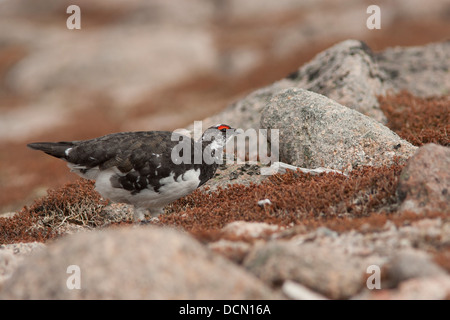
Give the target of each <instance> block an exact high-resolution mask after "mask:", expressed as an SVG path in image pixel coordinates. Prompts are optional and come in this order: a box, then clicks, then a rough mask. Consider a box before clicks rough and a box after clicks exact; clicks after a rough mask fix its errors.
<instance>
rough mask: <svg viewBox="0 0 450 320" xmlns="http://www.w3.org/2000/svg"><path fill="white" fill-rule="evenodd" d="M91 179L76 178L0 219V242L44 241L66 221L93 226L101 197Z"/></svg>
mask: <svg viewBox="0 0 450 320" xmlns="http://www.w3.org/2000/svg"><path fill="white" fill-rule="evenodd" d="M93 186H94V183H93V181H89V180H85V179H80V180H78V181H76V182H75V183H69V184H66V185H65V186H63V187H62V188H60V189H57V190H49V191H48V195H47V196H46V197H43V198H41V199H38V200H36V201H35V202H34V204H33V205H32V206H31V207H30V208H27V207H25V208H23V209H22V211H20V212H19V213H17V214H16V215H15V216H13V217H11V218H0V243H15V242H29V241H39V242H45V241H47V240H49V239H52V238H55V237H57V236H58V235H59V231H60V229H59V228H58V226H60V225H63V224H64V223H66V222H70V223H73V224H77V225H85V226H90V227H97V226H100V225H102V224H103V223H104V221H103V220H102V219H101V216H100V215H99V214H100V212H101V210H102V208H103V207H104V206H105V205H106V202H105V200H103V199H101V197H100V195H99V194H98V193H97V192H95V191H94V189H93Z"/></svg>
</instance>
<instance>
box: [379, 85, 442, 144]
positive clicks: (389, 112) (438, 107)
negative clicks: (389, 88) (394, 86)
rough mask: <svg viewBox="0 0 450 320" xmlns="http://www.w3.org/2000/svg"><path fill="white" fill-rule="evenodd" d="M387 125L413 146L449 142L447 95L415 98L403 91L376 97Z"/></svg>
mask: <svg viewBox="0 0 450 320" xmlns="http://www.w3.org/2000/svg"><path fill="white" fill-rule="evenodd" d="M378 100H379V102H380V108H381V110H383V112H384V114H385V115H386V117H387V119H388V123H387V126H388V127H389V128H390V129H391V130H393V131H395V132H396V133H397V134H398V135H399V136H400V137H402V138H403V139H405V140H408V141H409V142H411V143H412V144H414V145H416V146H421V145H424V144H426V143H436V144H440V145H443V146H450V136H449V134H450V96H443V97H434V98H419V97H415V96H413V95H412V94H411V93H409V92H407V91H402V92H400V93H399V94H397V95H387V96H386V97H382V96H380V97H378Z"/></svg>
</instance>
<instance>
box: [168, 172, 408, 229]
mask: <svg viewBox="0 0 450 320" xmlns="http://www.w3.org/2000/svg"><path fill="white" fill-rule="evenodd" d="M401 169H402V167H401V166H399V165H394V166H392V167H386V168H371V167H367V168H361V169H359V170H355V171H353V172H352V173H351V174H350V175H349V176H348V177H346V176H343V175H337V174H328V175H325V174H322V175H319V176H311V175H307V174H304V173H301V172H288V173H286V174H284V175H280V174H278V175H274V176H271V177H270V178H269V179H268V180H267V181H264V182H262V183H261V184H258V185H255V184H252V185H250V186H248V187H245V186H242V185H234V186H230V187H228V188H227V189H219V190H218V191H216V192H214V193H211V194H210V195H208V196H206V197H205V195H204V194H203V193H201V192H199V191H197V192H194V193H193V194H191V195H189V196H187V197H185V198H184V199H181V200H179V201H177V202H175V203H174V204H173V205H172V207H171V209H170V212H171V214H169V215H165V216H164V217H161V218H160V223H161V224H164V225H175V226H181V227H183V228H184V229H186V230H189V231H191V232H192V233H194V234H204V233H205V231H217V230H219V229H220V228H222V227H223V226H224V225H225V224H227V223H229V222H232V221H236V220H244V221H260V222H267V223H272V224H278V225H283V226H287V225H290V224H294V225H297V224H302V225H306V226H311V227H317V226H319V225H322V224H324V223H329V222H331V221H334V222H333V225H334V227H333V228H334V229H338V230H340V231H343V230H344V229H348V228H349V227H350V228H351V226H350V225H347V226H341V223H342V222H345V221H347V222H348V221H349V218H361V217H365V216H369V215H370V214H372V213H376V212H377V211H379V210H381V209H385V211H387V212H388V211H390V206H392V205H393V204H395V202H396V197H395V189H396V186H397V179H398V176H399V174H400V172H401ZM261 199H269V200H270V201H271V202H272V205H265V206H264V208H261V207H259V206H258V205H257V202H258V200H261Z"/></svg>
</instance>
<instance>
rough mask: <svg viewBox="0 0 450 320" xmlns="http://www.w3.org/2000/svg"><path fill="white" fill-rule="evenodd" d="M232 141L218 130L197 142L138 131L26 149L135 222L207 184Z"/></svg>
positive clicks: (230, 131) (223, 128)
mask: <svg viewBox="0 0 450 320" xmlns="http://www.w3.org/2000/svg"><path fill="white" fill-rule="evenodd" d="M234 135H236V130H235V129H234V128H231V127H230V126H228V125H226V124H218V125H215V126H213V127H210V128H208V129H207V130H205V132H204V133H203V135H202V137H201V139H200V140H199V141H194V140H193V139H192V138H190V137H187V136H184V135H182V134H180V133H174V132H170V131H138V132H120V133H113V134H108V135H105V136H102V137H99V138H95V139H90V140H82V141H71V142H66V141H63V142H36V143H30V144H28V147H30V148H32V149H36V150H41V151H44V152H45V153H47V154H49V155H51V156H54V157H57V158H60V159H63V160H65V161H67V165H68V166H69V168H70V169H71V171H73V172H75V173H77V174H78V175H80V176H81V177H83V178H87V179H92V180H96V182H95V189H96V190H97V191H98V192H99V193H100V195H101V196H102V197H104V198H107V199H110V200H112V201H114V202H122V203H128V204H133V205H134V206H135V210H134V211H135V220H138V221H139V220H143V219H144V217H145V216H144V215H145V213H146V212H147V210H148V211H150V213H151V215H152V216H153V217H157V216H158V215H159V214H160V213H162V212H163V208H164V206H166V205H168V204H170V203H172V202H173V201H175V200H177V199H179V198H181V197H184V196H186V195H188V194H190V193H191V192H193V191H194V190H195V189H197V188H198V187H199V186H201V185H203V184H204V183H205V182H206V181H208V180H209V179H211V178H212V177H213V176H214V174H215V172H216V170H217V167H218V165H219V163H221V161H222V152H223V147H224V146H225V144H226V143H227V141H228V140H229V139H231V138H232V137H233V136H234Z"/></svg>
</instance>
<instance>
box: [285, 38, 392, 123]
mask: <svg viewBox="0 0 450 320" xmlns="http://www.w3.org/2000/svg"><path fill="white" fill-rule="evenodd" d="M386 78H387V77H386V75H385V73H384V72H383V70H380V68H379V67H378V65H377V63H376V61H374V55H373V53H372V51H371V50H370V48H369V47H368V46H367V45H366V44H365V43H364V42H361V41H358V40H346V41H343V42H340V43H338V44H336V45H334V46H333V47H331V48H329V49H327V50H325V51H323V52H321V53H319V54H318V55H317V56H316V57H315V58H314V59H313V60H312V61H310V62H309V63H307V64H305V65H303V66H302V67H301V68H300V69H299V70H298V72H297V73H294V74H293V75H292V76H291V79H292V80H293V81H294V83H295V87H297V88H304V89H307V90H310V91H313V92H316V93H320V94H323V95H325V96H327V97H328V98H331V99H333V100H335V101H337V102H338V103H340V104H342V105H345V106H346V107H349V108H352V109H355V110H357V111H359V112H361V113H363V114H365V115H367V116H369V117H372V118H374V119H375V120H377V121H380V122H382V123H384V122H386V117H385V116H384V114H383V112H382V111H381V109H380V108H379V103H378V100H377V95H381V94H384V93H385V91H386V84H385V82H384V81H385V79H386Z"/></svg>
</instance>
